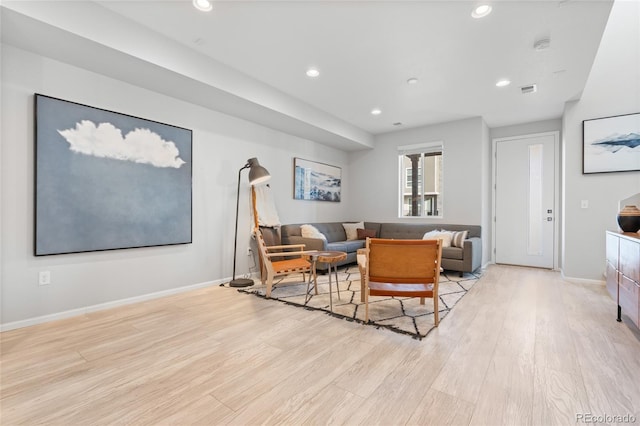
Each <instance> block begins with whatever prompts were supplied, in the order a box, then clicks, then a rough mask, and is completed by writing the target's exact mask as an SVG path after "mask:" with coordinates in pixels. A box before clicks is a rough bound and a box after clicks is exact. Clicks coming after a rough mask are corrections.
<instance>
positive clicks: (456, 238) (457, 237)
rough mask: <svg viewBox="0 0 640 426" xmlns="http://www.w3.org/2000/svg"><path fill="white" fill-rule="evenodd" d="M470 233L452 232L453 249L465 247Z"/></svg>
mask: <svg viewBox="0 0 640 426" xmlns="http://www.w3.org/2000/svg"><path fill="white" fill-rule="evenodd" d="M468 234H469V231H457V232H456V231H451V245H452V246H453V247H460V248H462V247H464V240H466V239H467V235H468Z"/></svg>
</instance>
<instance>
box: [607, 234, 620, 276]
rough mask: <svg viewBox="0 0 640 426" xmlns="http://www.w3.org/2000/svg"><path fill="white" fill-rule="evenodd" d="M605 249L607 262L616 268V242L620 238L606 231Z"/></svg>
mask: <svg viewBox="0 0 640 426" xmlns="http://www.w3.org/2000/svg"><path fill="white" fill-rule="evenodd" d="M606 235H607V240H606V244H607V245H606V251H607V262H609V263H611V264H612V265H613V267H614V268H618V242H619V241H620V238H619V237H618V236H617V235H612V234H609V233H608V232H607V234H606Z"/></svg>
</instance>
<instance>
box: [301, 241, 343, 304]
mask: <svg viewBox="0 0 640 426" xmlns="http://www.w3.org/2000/svg"><path fill="white" fill-rule="evenodd" d="M308 256H309V258H310V259H311V264H312V266H311V270H312V274H313V287H314V290H315V294H318V274H317V272H316V266H317V264H318V262H324V263H326V264H327V265H328V266H329V308H330V310H331V312H333V291H332V290H331V284H332V282H331V268H333V272H334V274H335V277H336V287H337V289H338V299H340V286H339V285H338V262H340V261H342V260H344V259H346V258H347V253H345V252H343V251H318V252H315V253H311V254H309V255H308ZM310 287H311V280H309V283H308V284H307V293H306V294H305V300H304V302H305V303H307V302H308V301H309V290H310Z"/></svg>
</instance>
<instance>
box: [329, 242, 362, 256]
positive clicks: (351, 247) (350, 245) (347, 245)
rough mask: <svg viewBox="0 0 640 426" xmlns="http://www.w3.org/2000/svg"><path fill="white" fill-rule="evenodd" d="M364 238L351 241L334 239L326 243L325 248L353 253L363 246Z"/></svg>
mask: <svg viewBox="0 0 640 426" xmlns="http://www.w3.org/2000/svg"><path fill="white" fill-rule="evenodd" d="M364 245H365V242H364V240H353V241H336V242H333V243H328V244H327V250H335V251H344V252H346V253H355V252H356V251H358V249H361V248H363V247H364Z"/></svg>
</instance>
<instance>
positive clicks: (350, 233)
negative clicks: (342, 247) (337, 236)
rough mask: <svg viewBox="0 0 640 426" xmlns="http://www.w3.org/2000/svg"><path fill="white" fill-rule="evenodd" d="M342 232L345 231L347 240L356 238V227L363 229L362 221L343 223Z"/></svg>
mask: <svg viewBox="0 0 640 426" xmlns="http://www.w3.org/2000/svg"><path fill="white" fill-rule="evenodd" d="M342 227H343V228H344V232H346V233H347V241H351V240H357V239H358V228H360V229H364V222H358V223H343V224H342Z"/></svg>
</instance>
